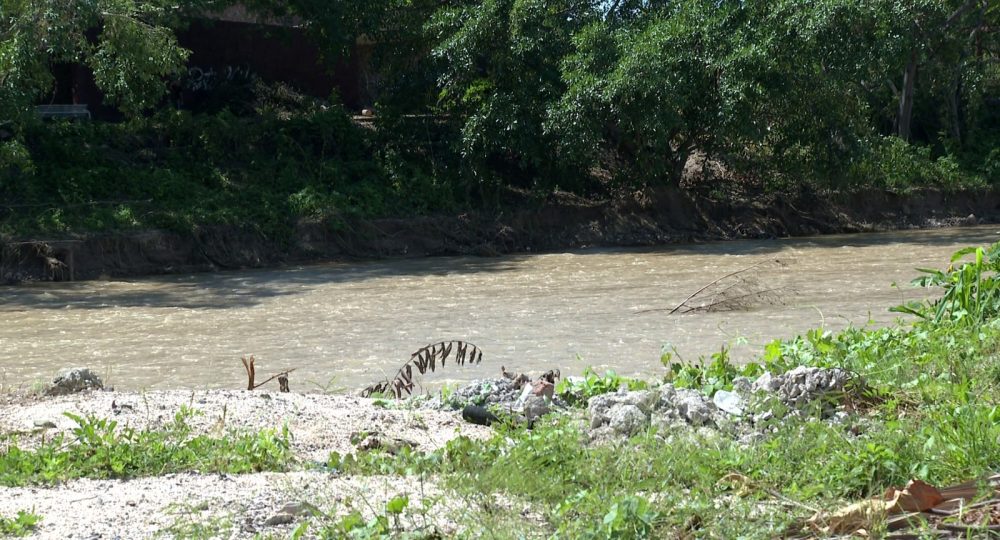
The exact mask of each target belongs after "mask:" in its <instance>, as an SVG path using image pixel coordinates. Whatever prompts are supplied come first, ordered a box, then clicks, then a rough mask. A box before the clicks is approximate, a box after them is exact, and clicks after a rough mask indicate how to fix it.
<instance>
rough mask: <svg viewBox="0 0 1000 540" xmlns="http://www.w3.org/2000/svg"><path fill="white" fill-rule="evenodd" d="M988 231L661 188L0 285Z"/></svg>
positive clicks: (201, 245) (983, 205)
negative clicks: (350, 261)
mask: <svg viewBox="0 0 1000 540" xmlns="http://www.w3.org/2000/svg"><path fill="white" fill-rule="evenodd" d="M997 221H1000V190H996V189H992V190H983V191H979V192H963V193H944V192H940V191H932V190H925V191H919V192H914V193H910V194H906V195H900V194H892V193H886V192H882V191H870V192H856V193H849V194H832V195H823V196H816V195H811V194H801V195H796V196H788V195H769V196H766V197H760V198H746V199H743V200H741V201H739V202H734V201H732V200H728V201H717V200H712V199H708V198H704V197H696V196H694V195H692V194H690V193H688V192H685V191H679V190H674V189H664V190H660V191H658V192H655V193H650V194H644V195H641V196H636V197H633V198H630V199H629V200H625V201H615V202H610V201H605V202H593V201H585V200H582V199H578V198H575V197H573V196H568V195H567V196H552V197H550V198H549V200H548V201H546V202H544V203H540V204H535V205H534V207H533V208H530V209H524V210H519V211H517V212H515V213H506V214H500V215H481V214H474V213H469V214H462V215H457V216H435V217H418V218H410V219H378V220H346V221H339V222H337V223H302V224H300V225H299V226H298V227H297V229H296V231H295V233H294V234H293V238H292V241H291V242H289V243H277V242H274V241H271V240H268V239H266V238H264V237H263V236H262V235H260V234H257V233H254V232H252V231H247V230H240V229H236V228H233V227H210V228H203V229H200V230H197V231H195V232H193V233H190V234H179V233H173V232H166V231H143V232H122V233H114V234H92V235H81V236H75V237H66V238H59V239H13V240H5V241H2V243H0V282H8V283H10V282H18V281H24V280H39V281H61V280H85V279H95V278H99V277H102V276H108V277H111V276H114V277H124V276H135V275H149V274H163V273H180V272H195V271H212V270H220V269H238V268H255V267H262V266H273V265H278V264H283V263H301V262H308V261H324V260H334V259H343V258H387V257H423V256H435V255H456V254H475V255H483V256H492V255H500V254H506V253H516V252H525V251H550V250H557V249H569V248H581V247H618V246H643V245H656V244H668V243H684V242H693V241H703V240H729V239H739V238H767V237H782V236H806V235H815V234H832V233H851V232H870V231H882V230H894V229H907V228H921V227H940V226H950V225H964V224H975V223H993V222H997Z"/></svg>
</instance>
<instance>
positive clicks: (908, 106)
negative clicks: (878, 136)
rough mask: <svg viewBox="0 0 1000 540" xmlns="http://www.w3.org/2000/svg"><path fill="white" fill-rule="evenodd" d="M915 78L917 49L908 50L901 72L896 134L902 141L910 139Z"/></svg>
mask: <svg viewBox="0 0 1000 540" xmlns="http://www.w3.org/2000/svg"><path fill="white" fill-rule="evenodd" d="M916 78H917V51H916V50H915V49H914V50H912V51H910V60H909V62H907V63H906V71H905V72H904V73H903V91H902V94H901V95H900V97H899V118H898V119H897V122H896V125H897V128H898V131H897V134H898V135H899V138H900V139H903V140H904V141H909V140H910V122H911V121H912V120H913V93H914V90H915V87H914V83H915V79H916Z"/></svg>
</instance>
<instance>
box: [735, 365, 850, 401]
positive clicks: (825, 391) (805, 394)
mask: <svg viewBox="0 0 1000 540" xmlns="http://www.w3.org/2000/svg"><path fill="white" fill-rule="evenodd" d="M850 380H851V374H850V373H849V372H847V371H844V370H842V369H836V368H834V369H825V368H817V367H805V366H799V367H796V368H795V369H792V370H791V371H788V372H786V373H783V374H781V375H771V374H770V373H765V374H764V375H762V376H761V377H760V378H758V379H757V380H756V381H755V382H754V383H753V390H754V391H755V392H757V391H765V392H768V393H771V394H774V395H775V396H777V397H778V399H780V400H781V401H782V402H783V403H784V404H785V405H788V406H789V407H791V408H793V409H801V408H802V407H804V406H805V405H806V404H808V403H810V402H812V401H814V400H817V399H820V398H823V397H825V396H827V395H829V394H831V393H836V392H842V391H843V390H844V389H845V387H846V386H847V383H848V382H850Z"/></svg>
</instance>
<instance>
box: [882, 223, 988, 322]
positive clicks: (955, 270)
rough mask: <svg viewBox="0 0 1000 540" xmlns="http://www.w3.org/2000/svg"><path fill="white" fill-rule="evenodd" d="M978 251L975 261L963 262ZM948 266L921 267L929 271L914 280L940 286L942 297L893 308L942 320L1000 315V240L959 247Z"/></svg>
mask: <svg viewBox="0 0 1000 540" xmlns="http://www.w3.org/2000/svg"><path fill="white" fill-rule="evenodd" d="M968 255H974V259H973V261H972V262H964V263H962V264H961V265H959V266H958V267H955V263H957V262H960V261H961V260H962V259H963V258H965V257H966V256H968ZM951 263H952V264H951V265H949V267H948V268H947V269H946V270H943V271H942V270H934V269H926V268H921V269H919V270H920V272H922V273H923V274H925V275H924V276H922V277H919V278H917V279H915V280H913V284H914V285H916V286H919V287H926V288H931V287H940V288H942V289H943V290H944V292H943V293H942V295H941V297H940V298H938V299H936V300H933V301H931V302H927V303H911V304H908V305H905V306H896V307H894V308H891V309H890V311H895V312H897V313H908V314H910V315H916V316H917V317H920V318H922V319H926V320H929V321H932V322H934V323H940V322H942V321H944V320H949V321H952V322H956V323H960V324H971V325H978V324H982V323H983V322H985V321H986V320H988V319H992V318H995V317H997V316H998V315H1000V277H998V276H997V272H998V271H1000V242H998V243H996V244H993V246H991V247H989V248H982V247H968V248H964V249H961V250H958V251H956V252H955V253H954V254H953V255H952V257H951Z"/></svg>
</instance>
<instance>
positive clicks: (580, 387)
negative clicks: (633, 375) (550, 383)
mask: <svg viewBox="0 0 1000 540" xmlns="http://www.w3.org/2000/svg"><path fill="white" fill-rule="evenodd" d="M622 386H625V387H627V388H628V389H629V390H641V389H644V388H646V386H647V383H646V382H645V381H642V380H638V379H630V378H627V377H622V376H620V375H618V374H617V373H615V372H614V370H610V369H609V370H606V371H605V372H604V373H603V374H602V373H598V372H596V371H594V368H592V367H587V368H586V369H584V370H583V375H582V376H581V377H567V378H565V379H561V380H560V381H559V382H558V383H556V388H555V391H556V394H558V395H559V396H560V397H562V398H563V399H564V400H566V402H567V403H569V404H570V405H579V406H582V405H586V404H587V400H589V399H590V398H592V397H594V396H598V395H601V394H607V393H610V392H617V391H618V389H619V388H621V387H622Z"/></svg>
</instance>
